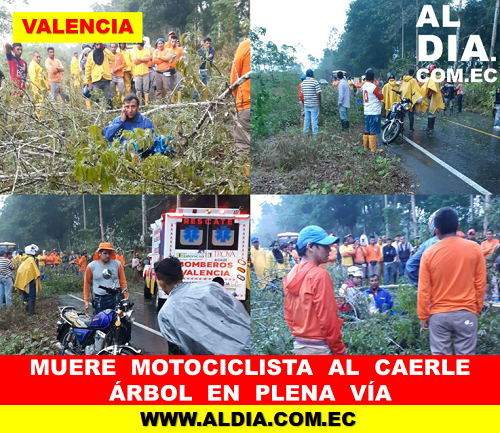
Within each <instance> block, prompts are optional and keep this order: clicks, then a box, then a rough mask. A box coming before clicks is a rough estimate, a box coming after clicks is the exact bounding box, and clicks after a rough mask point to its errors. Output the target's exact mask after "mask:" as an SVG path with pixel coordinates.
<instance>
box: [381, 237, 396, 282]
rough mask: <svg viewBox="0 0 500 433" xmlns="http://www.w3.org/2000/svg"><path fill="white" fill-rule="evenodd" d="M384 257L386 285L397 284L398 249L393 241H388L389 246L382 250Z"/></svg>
mask: <svg viewBox="0 0 500 433" xmlns="http://www.w3.org/2000/svg"><path fill="white" fill-rule="evenodd" d="M382 254H383V256H384V285H385V286H386V285H388V284H391V283H395V278H396V275H395V274H396V256H397V253H396V248H394V247H393V246H392V239H391V238H389V239H387V245H386V246H385V247H384V248H382Z"/></svg>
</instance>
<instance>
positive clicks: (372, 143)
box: [368, 135, 377, 153]
mask: <svg viewBox="0 0 500 433" xmlns="http://www.w3.org/2000/svg"><path fill="white" fill-rule="evenodd" d="M368 141H369V144H370V150H371V151H372V153H375V151H376V150H377V136H376V135H369V136H368Z"/></svg>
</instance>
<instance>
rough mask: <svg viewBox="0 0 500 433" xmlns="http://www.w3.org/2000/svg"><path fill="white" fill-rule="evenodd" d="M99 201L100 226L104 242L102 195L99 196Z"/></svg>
mask: <svg viewBox="0 0 500 433" xmlns="http://www.w3.org/2000/svg"><path fill="white" fill-rule="evenodd" d="M97 198H98V199H99V225H100V226H101V242H104V224H103V222H102V203H101V195H100V194H99V195H98V196H97Z"/></svg>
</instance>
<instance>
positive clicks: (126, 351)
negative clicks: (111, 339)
mask: <svg viewBox="0 0 500 433" xmlns="http://www.w3.org/2000/svg"><path fill="white" fill-rule="evenodd" d="M120 355H136V356H137V353H135V352H134V351H133V350H132V349H130V348H129V347H122V350H121V351H120Z"/></svg>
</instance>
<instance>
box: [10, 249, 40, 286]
mask: <svg viewBox="0 0 500 433" xmlns="http://www.w3.org/2000/svg"><path fill="white" fill-rule="evenodd" d="M24 257H25V259H24V261H23V262H22V263H21V266H19V269H18V270H17V273H16V282H15V283H14V288H15V289H16V290H19V291H20V292H26V293H29V292H30V282H31V281H33V280H35V285H36V293H37V294H38V292H39V291H40V290H42V283H41V282H40V271H39V269H38V266H37V265H36V263H35V258H34V257H33V256H30V255H25V256H24ZM24 257H23V258H24Z"/></svg>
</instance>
